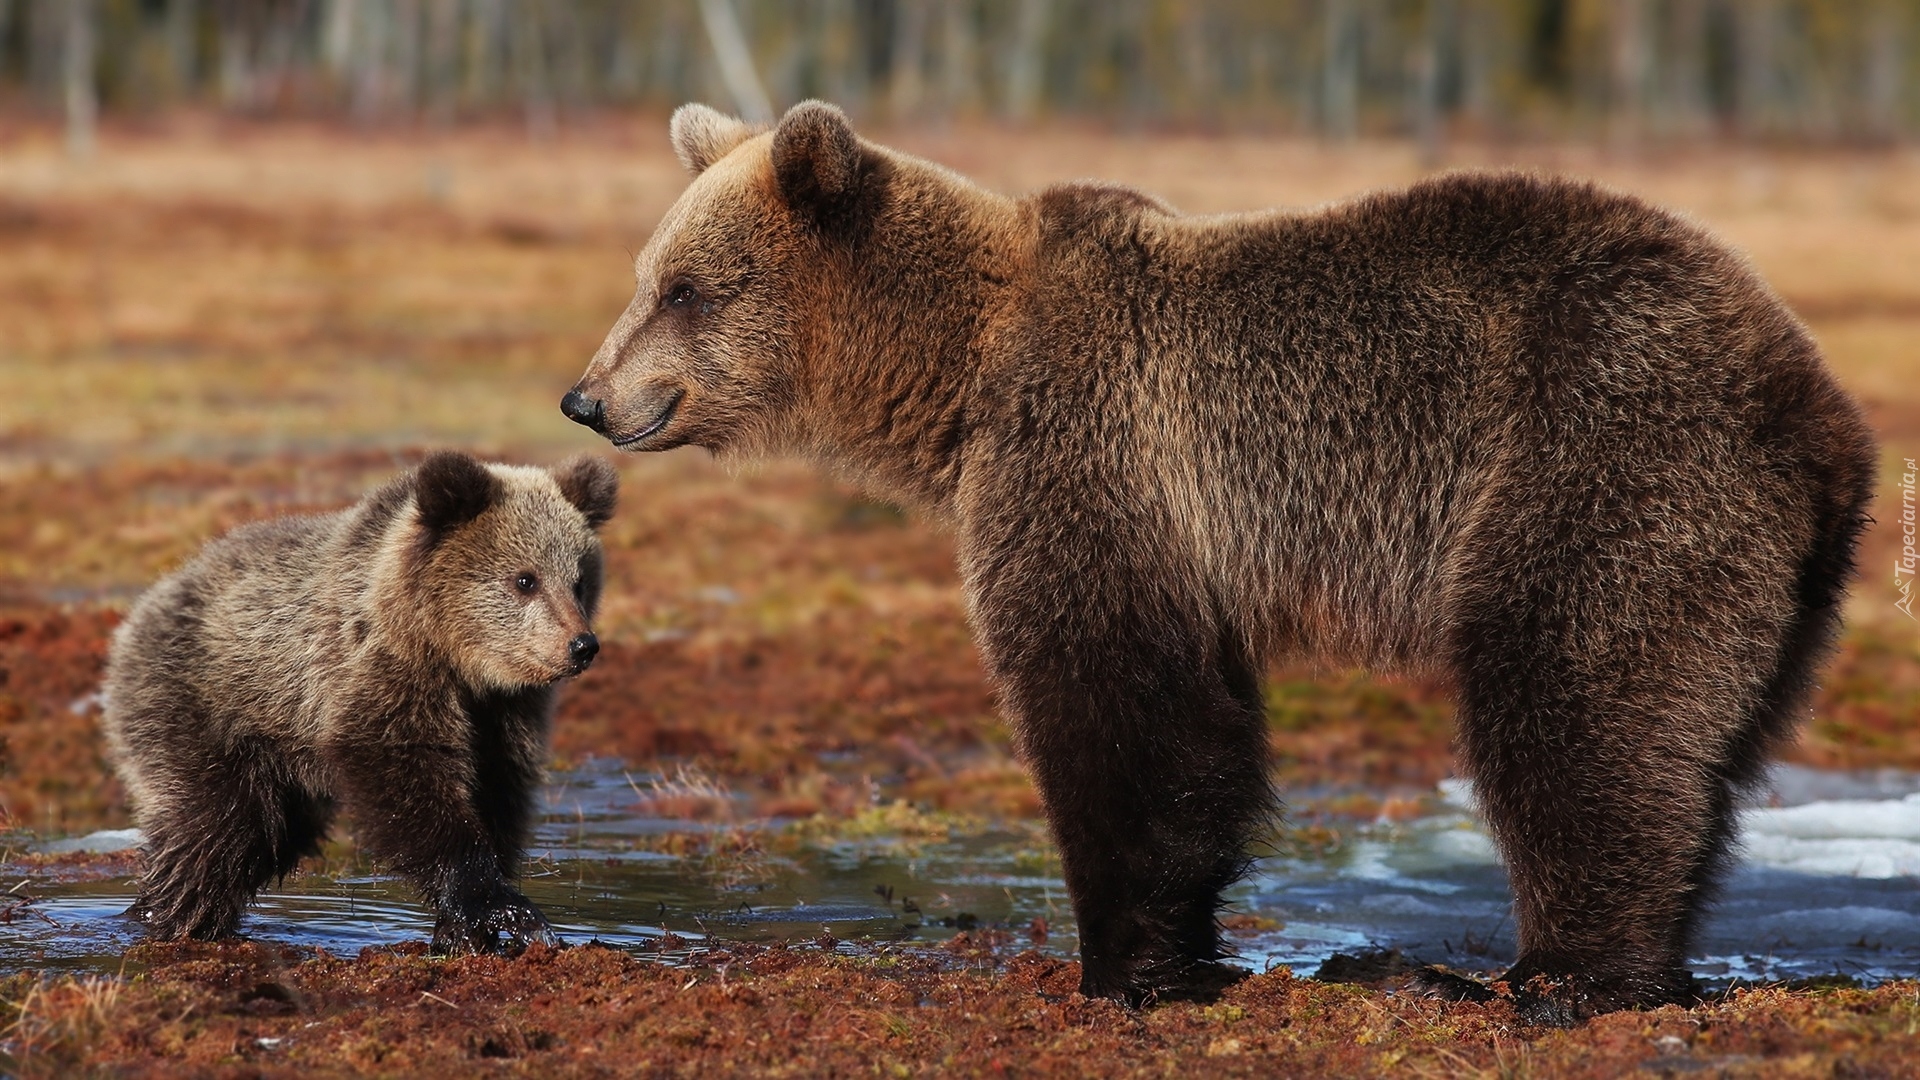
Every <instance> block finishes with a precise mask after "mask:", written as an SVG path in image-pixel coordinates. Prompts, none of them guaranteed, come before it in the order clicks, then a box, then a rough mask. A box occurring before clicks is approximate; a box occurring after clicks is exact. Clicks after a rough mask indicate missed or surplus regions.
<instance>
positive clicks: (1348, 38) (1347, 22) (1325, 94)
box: [1320, 0, 1360, 139]
mask: <svg viewBox="0 0 1920 1080" xmlns="http://www.w3.org/2000/svg"><path fill="white" fill-rule="evenodd" d="M1324 13H1325V26H1324V31H1325V34H1326V37H1325V40H1324V41H1323V42H1322V46H1321V49H1322V56H1321V68H1320V71H1321V80H1320V122H1321V125H1322V128H1323V130H1324V131H1325V133H1326V134H1327V136H1329V137H1330V138H1334V139H1351V138H1353V137H1354V135H1355V134H1356V133H1357V132H1358V131H1359V127H1360V20H1359V19H1358V18H1357V17H1356V13H1355V11H1354V0H1325V7H1324Z"/></svg>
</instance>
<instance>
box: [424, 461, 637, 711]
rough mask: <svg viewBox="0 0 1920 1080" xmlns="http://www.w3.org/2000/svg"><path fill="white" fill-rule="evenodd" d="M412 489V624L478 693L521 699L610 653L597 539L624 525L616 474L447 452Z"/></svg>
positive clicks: (600, 466)
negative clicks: (601, 634) (601, 636)
mask: <svg viewBox="0 0 1920 1080" xmlns="http://www.w3.org/2000/svg"><path fill="white" fill-rule="evenodd" d="M412 481H413V503H414V515H415V516H414V520H413V522H412V523H411V537H410V540H409V544H410V552H409V555H410V558H409V563H410V565H411V567H412V569H411V570H410V571H409V580H408V583H407V584H406V585H405V587H404V588H403V589H402V591H401V595H402V596H403V597H404V599H405V601H406V602H408V603H410V604H411V605H412V608H413V609H412V610H411V611H408V612H405V613H403V615H404V617H406V618H408V619H409V620H410V621H412V622H414V623H415V624H416V625H418V626H419V627H421V630H422V632H423V634H424V635H425V636H426V637H427V638H428V639H429V640H431V641H433V642H435V643H436V646H437V648H438V649H439V651H441V652H442V653H443V654H445V655H447V656H449V657H450V658H451V659H452V661H453V663H454V666H455V667H456V668H457V669H458V670H459V671H460V672H461V674H462V675H463V677H465V678H466V679H467V680H468V681H469V682H471V683H472V684H474V685H476V686H484V687H489V688H493V689H500V690H514V689H521V688H524V687H529V686H539V685H543V684H546V683H550V682H553V681H554V680H556V679H560V678H564V677H565V676H568V675H578V674H579V673H580V672H582V671H585V670H586V669H587V665H588V664H590V663H592V662H593V658H594V655H595V654H596V653H597V652H599V649H600V643H599V641H598V640H597V639H596V638H595V637H594V636H593V628H592V626H591V621H592V618H593V612H594V609H595V608H596V607H597V606H598V605H599V602H600V565H601V553H600V538H599V536H598V535H597V532H596V530H598V529H599V527H600V526H601V525H602V524H603V523H604V522H606V520H607V519H608V518H609V517H611V516H612V515H613V507H614V499H615V497H616V494H617V492H618V488H619V478H618V477H617V476H616V475H615V473H614V471H613V466H611V465H609V464H607V463H606V462H605V461H601V460H599V459H597V458H591V457H577V458H574V459H572V460H570V461H568V462H566V463H565V464H562V465H560V466H558V467H556V468H553V469H536V468H529V467H525V466H514V465H483V464H481V463H480V462H478V461H475V460H474V459H473V458H471V457H468V456H467V455H465V454H460V453H451V452H441V453H436V454H433V455H431V456H429V457H428V458H427V459H426V460H425V461H423V462H421V463H420V467H419V468H417V469H415V470H414V473H413V477H412Z"/></svg>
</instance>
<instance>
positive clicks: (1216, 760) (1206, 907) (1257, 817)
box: [970, 535, 1276, 1004]
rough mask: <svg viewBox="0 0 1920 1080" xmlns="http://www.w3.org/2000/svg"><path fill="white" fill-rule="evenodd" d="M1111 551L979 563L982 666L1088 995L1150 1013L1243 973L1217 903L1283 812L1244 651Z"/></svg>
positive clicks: (1213, 622)
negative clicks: (1040, 825) (1050, 855)
mask: <svg viewBox="0 0 1920 1080" xmlns="http://www.w3.org/2000/svg"><path fill="white" fill-rule="evenodd" d="M1082 538H1083V539H1084V538H1085V537H1084V535H1083V537H1082ZM1080 550H1081V551H1085V550H1086V549H1084V548H1082V549H1080ZM1096 550H1098V549H1097V548H1096ZM1113 551H1114V549H1113V548H1112V547H1107V548H1106V554H1107V555H1108V557H1109V559H1110V560H1111V561H1091V560H1086V559H1076V558H1074V553H1073V552H1071V551H1065V550H1062V549H1061V548H1058V547H1056V548H1053V549H1052V551H1051V552H1049V553H1048V556H1049V557H1044V558H1043V557H1041V556H1040V555H1039V553H1033V554H1034V556H1035V557H1034V558H1031V559H1030V558H1024V557H1013V558H1006V557H1001V558H987V559H976V560H971V563H972V568H973V569H976V570H983V571H988V573H985V574H979V575H970V578H971V592H972V597H973V608H974V618H975V622H976V628H977V630H978V632H979V635H980V639H981V644H982V648H983V652H984V654H985V658H986V662H987V664H988V667H989V669H990V670H991V672H992V673H993V675H994V677H995V679H996V681H997V682H998V684H999V687H1000V690H1001V694H1002V700H1003V702H1004V704H1005V705H1006V707H1007V709H1008V712H1009V713H1010V714H1011V718H1012V720H1013V722H1014V723H1015V725H1016V728H1017V732H1018V735H1019V739H1020V745H1021V750H1022V753H1023V755H1024V756H1025V759H1026V762H1027V765H1028V767H1029V769H1030V770H1031V772H1032V775H1033V778H1034V781H1035V783H1036V784H1037V786H1038V787H1039V789H1040V795H1041V799H1042V801H1043V802H1044V804H1045V807H1046V813H1047V820H1048V823H1049V825H1050V826H1051V827H1052V829H1053V835H1054V839H1055V842H1056V843H1057V844H1058V845H1059V848H1060V857H1061V863H1062V866H1063V868H1064V870H1065V874H1066V881H1067V889H1068V892H1069V894H1070V895H1071V897H1072V900H1073V908H1074V915H1075V917H1076V918H1077V920H1078V922H1079V932H1080V956H1081V963H1082V974H1081V990H1082V991H1083V992H1084V993H1086V994H1087V995H1089V996H1102V997H1114V998H1120V999H1123V1000H1126V1001H1128V1002H1131V1003H1136V1004H1137V1003H1140V1002H1142V1001H1146V1000H1151V999H1153V998H1156V997H1167V996H1188V995H1196V994H1197V995H1206V994H1209V993H1211V992H1213V991H1215V990H1217V989H1218V988H1219V987H1220V986H1222V985H1224V984H1225V983H1227V982H1229V981H1231V980H1232V979H1233V978H1235V977H1238V975H1239V974H1240V972H1239V971H1237V970H1236V969H1229V968H1226V967H1225V966H1224V965H1222V964H1220V963H1218V960H1219V959H1220V957H1221V956H1222V949H1221V943H1220V932H1219V925H1218V921H1217V915H1218V911H1219V907H1220V894H1221V891H1222V890H1223V889H1225V888H1226V887H1227V886H1228V885H1230V884H1232V883H1233V882H1234V881H1235V880H1237V879H1238V878H1240V877H1241V876H1242V875H1243V874H1244V873H1245V872H1246V870H1247V868H1248V864H1249V861H1250V860H1249V857H1248V854H1247V848H1248V845H1249V843H1250V842H1251V841H1253V840H1254V839H1255V837H1256V834H1257V833H1258V831H1259V830H1260V829H1261V827H1262V826H1263V825H1264V824H1266V823H1267V821H1268V820H1269V819H1270V818H1271V816H1272V814H1273V813H1274V811H1275V809H1276V802H1275V799H1274V796H1273V792H1272V787H1271V784H1270V781H1269V778H1268V770H1267V764H1268V742H1267V732H1266V723H1265V719H1264V715H1263V711H1262V709H1261V706H1260V694H1259V686H1258V680H1257V677H1256V676H1255V674H1254V669H1253V664H1252V661H1251V660H1250V658H1249V657H1248V656H1247V655H1246V652H1245V649H1244V646H1243V645H1242V644H1241V643H1240V639H1239V638H1238V636H1237V635H1235V634H1233V633H1232V632H1230V631H1229V630H1227V629H1226V628H1224V627H1223V626H1222V625H1221V623H1220V622H1219V621H1218V619H1217V618H1216V617H1215V616H1214V614H1213V613H1212V612H1209V611H1206V610H1203V609H1202V607H1201V605H1200V604H1197V603H1189V602H1186V601H1185V600H1184V599H1183V598H1181V597H1179V596H1177V595H1176V594H1175V593H1174V592H1173V591H1172V590H1171V589H1170V588H1169V587H1168V586H1166V585H1164V584H1162V583H1161V581H1160V580H1158V579H1157V578H1156V576H1154V575H1150V574H1146V573H1141V572H1136V571H1135V570H1134V569H1133V568H1131V567H1129V566H1126V565H1123V564H1120V563H1119V561H1118V559H1117V558H1115V557H1114V556H1113V554H1112V553H1113ZM1002 554H1003V556H1004V555H1005V554H1006V553H1002ZM1023 571H1037V572H1032V573H1030V572H1023ZM1103 586H1104V587H1103Z"/></svg>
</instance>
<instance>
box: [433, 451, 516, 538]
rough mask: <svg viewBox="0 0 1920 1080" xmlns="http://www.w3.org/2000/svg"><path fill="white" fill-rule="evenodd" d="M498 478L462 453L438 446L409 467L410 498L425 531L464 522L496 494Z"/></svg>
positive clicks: (498, 489) (479, 511) (436, 532)
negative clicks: (416, 463) (417, 465)
mask: <svg viewBox="0 0 1920 1080" xmlns="http://www.w3.org/2000/svg"><path fill="white" fill-rule="evenodd" d="M500 492H501V486H500V479H499V478H498V477H496V476H494V475H493V474H492V473H491V472H488V471H487V467H486V466H485V465H482V464H480V463H479V462H478V461H475V460H474V459H473V458H471V457H468V456H467V455H465V454H462V453H457V452H455V451H452V450H440V451H437V452H435V453H432V454H429V455H427V460H425V461H423V462H421V463H420V467H419V468H418V469H415V470H414V471H413V500H414V502H415V503H416V504H417V505H418V506H419V508H420V524H421V525H422V526H424V527H425V528H426V530H427V532H428V534H429V535H436V536H437V535H438V534H440V533H444V532H446V531H447V530H448V529H452V528H454V527H455V526H459V525H464V524H466V523H467V522H469V521H472V520H473V519H474V518H477V517H479V516H480V515H481V514H483V513H485V512H486V510H487V507H489V506H492V505H493V504H494V501H495V500H497V499H498V498H499V497H500Z"/></svg>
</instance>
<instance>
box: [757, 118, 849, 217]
mask: <svg viewBox="0 0 1920 1080" xmlns="http://www.w3.org/2000/svg"><path fill="white" fill-rule="evenodd" d="M773 174H774V176H775V177H776V178H777V179H778V180H779V181H780V192H781V194H783V195H785V196H786V198H787V205H789V206H792V207H794V208H795V209H805V210H813V211H816V212H818V211H822V210H826V209H829V208H830V207H832V206H834V205H835V204H839V203H843V202H844V201H845V200H846V199H847V198H848V197H850V196H851V195H852V194H853V193H854V189H855V187H856V186H858V184H859V182H860V140H859V138H858V137H857V136H855V135H854V133H853V125H852V124H849V123H847V114H846V113H843V112H841V111H840V110H839V109H837V108H835V107H834V106H832V105H829V104H827V103H826V102H824V101H803V102H801V103H800V104H798V105H795V106H794V107H793V108H791V109H788V110H787V115H785V116H783V117H781V118H780V126H779V127H776V128H774V129H773Z"/></svg>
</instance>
